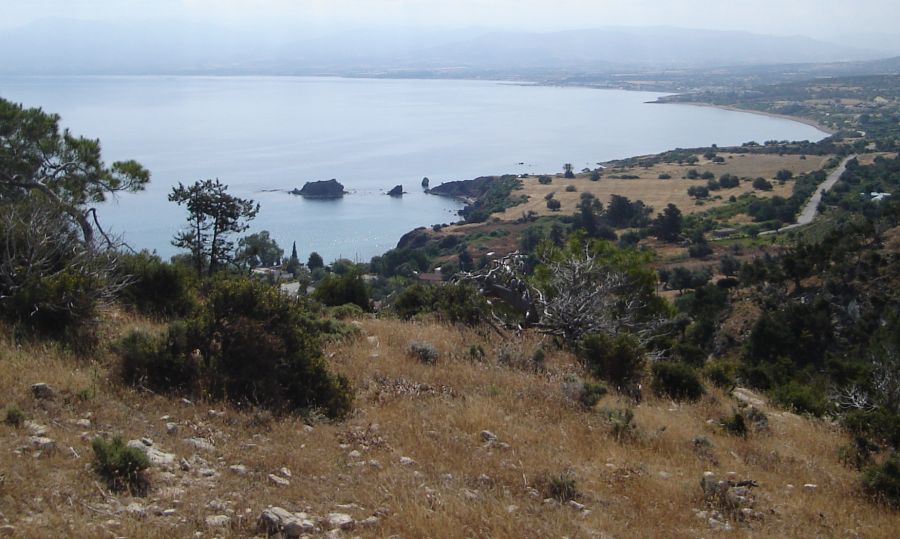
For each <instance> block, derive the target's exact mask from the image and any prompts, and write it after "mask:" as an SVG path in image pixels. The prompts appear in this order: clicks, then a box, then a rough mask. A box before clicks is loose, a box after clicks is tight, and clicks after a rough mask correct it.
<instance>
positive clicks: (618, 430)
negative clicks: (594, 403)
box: [604, 408, 637, 442]
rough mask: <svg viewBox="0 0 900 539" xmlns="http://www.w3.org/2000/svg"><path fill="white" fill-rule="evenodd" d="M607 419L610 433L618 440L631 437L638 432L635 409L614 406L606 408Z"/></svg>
mask: <svg viewBox="0 0 900 539" xmlns="http://www.w3.org/2000/svg"><path fill="white" fill-rule="evenodd" d="M604 414H605V415H606V420H607V421H608V422H609V430H610V434H612V435H613V438H615V439H616V441H617V442H621V441H624V440H627V439H631V438H633V437H634V436H635V434H636V433H637V425H635V424H634V411H632V410H631V408H614V409H612V410H604Z"/></svg>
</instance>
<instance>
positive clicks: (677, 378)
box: [650, 361, 703, 401]
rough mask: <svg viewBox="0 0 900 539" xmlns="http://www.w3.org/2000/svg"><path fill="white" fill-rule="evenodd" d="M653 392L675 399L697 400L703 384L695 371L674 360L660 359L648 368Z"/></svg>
mask: <svg viewBox="0 0 900 539" xmlns="http://www.w3.org/2000/svg"><path fill="white" fill-rule="evenodd" d="M650 371H651V373H652V375H653V380H652V383H651V386H652V388H653V392H654V393H656V394H657V395H660V396H665V397H669V398H672V399H675V400H688V401H690V400H697V399H699V398H700V397H701V396H702V395H703V384H702V383H701V382H700V376H699V375H698V374H697V371H696V370H694V369H693V368H691V367H690V366H689V365H685V364H684V363H680V362H676V361H660V362H657V363H654V364H653V366H652V367H651V369H650Z"/></svg>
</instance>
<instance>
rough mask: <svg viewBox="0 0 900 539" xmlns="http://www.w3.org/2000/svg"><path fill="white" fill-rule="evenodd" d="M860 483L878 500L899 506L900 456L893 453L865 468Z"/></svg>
mask: <svg viewBox="0 0 900 539" xmlns="http://www.w3.org/2000/svg"><path fill="white" fill-rule="evenodd" d="M862 483H863V488H864V489H865V490H866V492H868V493H869V494H871V495H873V496H875V497H876V498H877V499H878V500H880V501H882V502H884V503H887V504H889V505H891V506H893V507H898V506H900V457H898V456H897V455H896V454H893V455H891V456H890V457H888V459H887V460H885V461H884V462H883V463H882V464H880V465H875V466H870V467H868V468H866V470H865V471H864V472H863V477H862Z"/></svg>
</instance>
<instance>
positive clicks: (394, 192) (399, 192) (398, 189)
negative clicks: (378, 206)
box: [387, 185, 403, 197]
mask: <svg viewBox="0 0 900 539" xmlns="http://www.w3.org/2000/svg"><path fill="white" fill-rule="evenodd" d="M387 194H388V195H389V196H392V197H402V196H403V186H402V185H395V186H394V188H393V189H391V190H390V191H388V192H387Z"/></svg>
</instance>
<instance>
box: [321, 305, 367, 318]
mask: <svg viewBox="0 0 900 539" xmlns="http://www.w3.org/2000/svg"><path fill="white" fill-rule="evenodd" d="M328 312H329V314H331V316H333V317H334V318H337V319H338V320H347V319H348V318H359V317H360V316H362V315H363V314H365V311H363V310H362V308H360V306H359V305H357V304H355V303H345V304H343V305H338V306H337V307H332V308H331V309H329V310H328Z"/></svg>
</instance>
